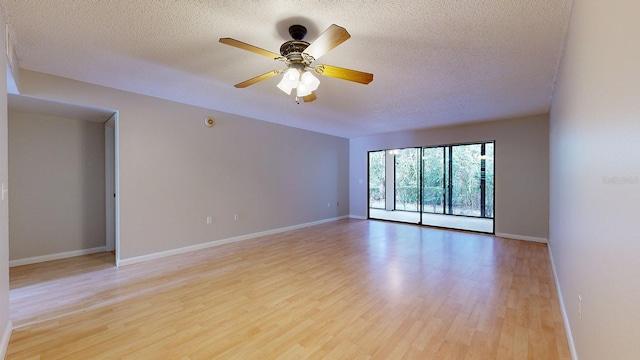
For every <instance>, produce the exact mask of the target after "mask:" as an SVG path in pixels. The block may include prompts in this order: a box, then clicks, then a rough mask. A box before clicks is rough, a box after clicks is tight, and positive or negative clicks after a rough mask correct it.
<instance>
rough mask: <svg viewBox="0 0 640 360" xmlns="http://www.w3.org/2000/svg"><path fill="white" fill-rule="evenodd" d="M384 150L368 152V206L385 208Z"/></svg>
mask: <svg viewBox="0 0 640 360" xmlns="http://www.w3.org/2000/svg"><path fill="white" fill-rule="evenodd" d="M385 196H386V191H385V151H384V150H383V151H372V152H370V153H369V207H370V208H374V209H384V208H385V199H386V198H385Z"/></svg>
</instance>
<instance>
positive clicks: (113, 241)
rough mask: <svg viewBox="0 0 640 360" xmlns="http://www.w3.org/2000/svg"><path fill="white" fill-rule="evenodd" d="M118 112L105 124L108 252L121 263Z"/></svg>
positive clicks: (106, 234)
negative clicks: (111, 252)
mask: <svg viewBox="0 0 640 360" xmlns="http://www.w3.org/2000/svg"><path fill="white" fill-rule="evenodd" d="M118 129H119V127H118V112H117V111H116V112H114V113H113V115H112V116H111V117H110V118H109V120H107V121H105V123H104V140H105V141H104V155H105V215H106V216H105V223H106V233H105V236H106V250H107V251H115V258H116V266H118V263H119V262H120V182H119V178H120V172H119V168H120V163H119V156H118V154H119V152H118V147H119V146H118V145H119V141H118V140H119V139H118V138H119V137H118V133H119V131H118Z"/></svg>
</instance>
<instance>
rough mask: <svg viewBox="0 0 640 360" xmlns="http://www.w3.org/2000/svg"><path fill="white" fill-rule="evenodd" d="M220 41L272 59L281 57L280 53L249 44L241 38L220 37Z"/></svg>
mask: <svg viewBox="0 0 640 360" xmlns="http://www.w3.org/2000/svg"><path fill="white" fill-rule="evenodd" d="M220 42H221V43H223V44H226V45H231V46H234V47H237V48H239V49H242V50H247V51H251V52H252V53H255V54H258V55H262V56H266V57H268V58H271V59H277V58H279V57H281V56H280V54H276V53H274V52H271V51H269V50H265V49H262V48H259V47H257V46H253V45H249V44H247V43H244V42H242V41H239V40H236V39H232V38H220Z"/></svg>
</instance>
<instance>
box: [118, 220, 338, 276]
mask: <svg viewBox="0 0 640 360" xmlns="http://www.w3.org/2000/svg"><path fill="white" fill-rule="evenodd" d="M347 218H348V216H340V217H335V218H329V219H324V220H318V221H314V222H310V223H306V224H299V225H293V226H288V227H283V228H279V229H273V230H267V231H262V232H257V233H253V234H247V235H241V236H235V237H232V238H227V239H221V240H214V241H210V242H206V243H203V244H197V245H191V246H185V247H181V248H177V249H172V250H166V251H160V252H157V253H152V254H148V255H142V256H136V257H132V258H128V259H121V260H120V261H119V262H118V266H126V265H132V264H137V263H140V262H145V261H150V260H157V259H162V258H165V257H167V256H173V255H178V254H184V253H187V252H191V251H197V250H202V249H206V248H210V247H213V246H218V245H224V244H229V243H234V242H238V241H243V240H249V239H253V238H257V237H260V236H266V235H273V234H279V233H282V232H285V231H291V230H297V229H302V228H306V227H309V226H314V225H320V224H324V223H328V222H333V221H338V220H342V219H347Z"/></svg>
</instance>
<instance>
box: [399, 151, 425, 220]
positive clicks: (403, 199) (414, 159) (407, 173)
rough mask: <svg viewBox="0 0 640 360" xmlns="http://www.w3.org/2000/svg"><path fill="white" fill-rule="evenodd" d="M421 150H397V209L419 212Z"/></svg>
mask: <svg viewBox="0 0 640 360" xmlns="http://www.w3.org/2000/svg"><path fill="white" fill-rule="evenodd" d="M418 153H419V149H402V150H397V152H396V154H395V167H396V169H395V170H396V171H395V174H396V183H395V185H396V187H395V196H396V202H395V209H396V210H404V211H418V199H419V191H420V188H419V185H418V181H419V179H420V177H419V175H420V163H419V162H418Z"/></svg>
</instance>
